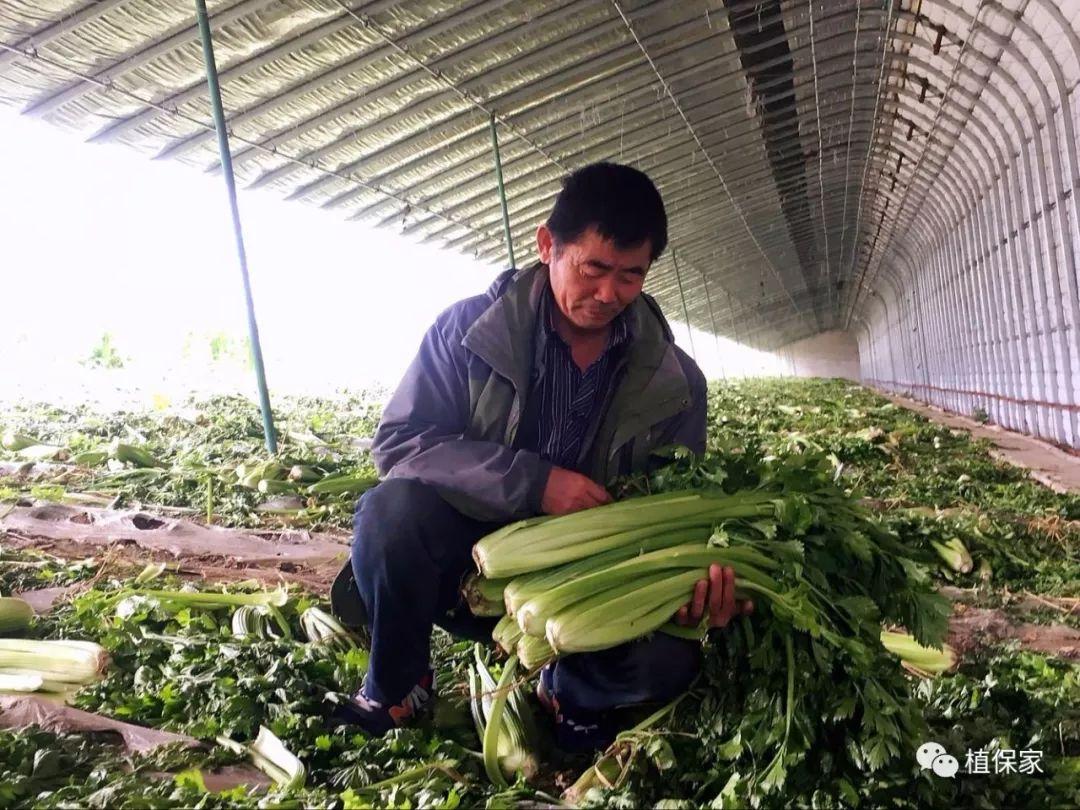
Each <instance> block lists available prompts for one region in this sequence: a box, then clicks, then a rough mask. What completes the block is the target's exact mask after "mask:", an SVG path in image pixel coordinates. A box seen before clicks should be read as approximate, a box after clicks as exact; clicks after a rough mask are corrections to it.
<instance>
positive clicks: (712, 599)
mask: <svg viewBox="0 0 1080 810" xmlns="http://www.w3.org/2000/svg"><path fill="white" fill-rule="evenodd" d="M706 603H707V604H708V608H709V627H727V625H728V622H730V621H731V620H732V619H733V618H735V617H736V616H740V615H742V616H749V615H750V614H751V613H753V612H754V603H753V602H752V601H750V600H749V599H745V600H744V599H739V600H736V599H735V569H734V568H732V567H730V566H727V567H724V568H721V567H720V566H719V565H716V564H715V563H714V564H713V565H710V566H709V578H708V579H703V580H700V581H699V582H698V583H697V584H696V585H695V586H694V596H693V598H692V599H691V600H690V603H689V604H688V605H684V606H683V607H681V608H679V612H678V613H676V614H675V622H676V623H677V624H681V625H683V626H684V627H696V626H697V625H699V624H701V617H702V616H704V615H705V606H706Z"/></svg>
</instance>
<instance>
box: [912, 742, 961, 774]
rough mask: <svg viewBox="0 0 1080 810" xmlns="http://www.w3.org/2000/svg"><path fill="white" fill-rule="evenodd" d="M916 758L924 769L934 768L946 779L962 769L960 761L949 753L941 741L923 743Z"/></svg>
mask: <svg viewBox="0 0 1080 810" xmlns="http://www.w3.org/2000/svg"><path fill="white" fill-rule="evenodd" d="M915 759H916V760H917V761H918V763H919V767H920V768H922V769H923V770H924V771H925V770H932V771H933V772H934V774H935V775H937V776H940V777H943V778H945V779H952V778H954V777H955V776H956V772H957V771H959V770H960V762H959V761H958V760H957V759H956V757H954V756H953V755H952V754H950V753H948V752H947V751H946V750H945V746H943V745H941V743H936V742H928V743H923V744H922V745H920V746H919V750H918V751H916V752H915Z"/></svg>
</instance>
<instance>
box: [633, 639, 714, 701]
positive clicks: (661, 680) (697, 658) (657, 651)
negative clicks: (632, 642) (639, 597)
mask: <svg viewBox="0 0 1080 810" xmlns="http://www.w3.org/2000/svg"><path fill="white" fill-rule="evenodd" d="M636 657H637V659H638V660H637V661H636V662H635V663H636V664H637V669H638V671H639V672H641V673H642V675H643V677H644V679H645V680H646V681H647V682H648V684H649V687H650V691H652V692H653V693H654V694H655V696H656V699H658V700H670V699H671V698H673V697H675V696H676V695H678V694H680V693H682V692H684V691H686V689H687V688H688V687H689V686H690V684H691V683H692V682H693V680H694V677H695V676H696V675H697V673H698V672H699V671H700V669H701V645H700V644H699V643H698V642H696V641H688V640H686V639H680V638H675V637H673V636H669V635H667V634H665V633H657V634H656V635H654V636H653V637H652V638H651V639H650V640H649V641H647V642H643V643H642V644H641V647H640V648H639V651H638V655H637V656H636Z"/></svg>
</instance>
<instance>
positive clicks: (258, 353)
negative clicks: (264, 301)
mask: <svg viewBox="0 0 1080 810" xmlns="http://www.w3.org/2000/svg"><path fill="white" fill-rule="evenodd" d="M195 12H196V14H197V16H198V19H199V36H200V37H201V38H202V49H203V61H204V62H205V63H206V86H207V89H208V90H209V91H210V106H211V108H212V109H213V111H214V129H215V130H216V131H217V142H218V152H220V153H221V174H222V176H223V177H224V178H225V188H226V190H227V191H228V194H229V210H230V211H231V212H232V226H233V235H234V236H235V237H236V255H237V258H238V259H239V260H240V275H241V276H242V277H243V279H244V302H245V304H246V305H247V322H248V338H249V339H250V341H251V354H252V358H253V359H254V361H255V377H256V380H257V382H258V385H259V409H260V410H261V411H262V422H263V433H264V434H265V436H266V449H267V450H268V451H269V452H270V453H271V454H274V453H276V452H277V437H276V435H275V434H274V415H273V413H272V412H271V410H270V393H269V391H267V388H266V369H265V368H263V356H262V344H260V343H259V326H258V324H257V323H256V322H255V303H254V301H253V300H252V298H251V279H250V278H249V276H248V265H247V251H246V250H245V249H244V232H243V229H242V228H241V227H240V207H239V206H238V205H237V203H236V178H235V177H233V165H232V153H230V152H229V133H228V130H227V129H226V128H225V111H224V110H223V109H222V106H221V87H220V86H219V84H218V73H217V61H216V60H215V59H214V43H213V40H212V39H211V38H210V15H209V14H207V13H206V0H195Z"/></svg>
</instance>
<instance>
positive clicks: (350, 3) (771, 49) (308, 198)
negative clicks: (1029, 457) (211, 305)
mask: <svg viewBox="0 0 1080 810" xmlns="http://www.w3.org/2000/svg"><path fill="white" fill-rule="evenodd" d="M207 5H208V12H209V25H208V27H207V31H206V33H207V34H209V33H210V31H211V30H212V35H213V43H214V51H215V53H216V61H217V63H218V67H219V75H220V90H221V100H222V120H223V123H224V127H223V128H222V134H223V135H225V134H227V136H228V138H227V140H228V142H229V144H230V147H231V150H232V153H231V157H232V163H234V165H235V172H236V176H237V178H238V180H239V182H240V184H241V185H246V186H249V187H260V186H269V187H272V188H275V189H277V190H278V191H280V192H281V193H282V194H285V195H288V196H289V197H291V198H296V199H302V200H304V201H305V202H308V203H311V204H315V205H320V206H322V207H324V208H327V209H330V210H331V212H334V213H337V214H338V215H346V216H348V217H349V218H351V219H358V220H364V221H368V222H375V223H379V224H382V225H386V226H390V227H395V228H398V229H400V230H402V231H403V232H405V233H407V234H410V235H414V236H417V237H421V238H423V239H425V240H428V241H432V242H436V243H439V244H443V245H446V246H447V247H449V248H451V249H454V250H458V251H461V252H464V253H466V254H469V255H474V256H476V257H477V258H478V259H480V260H483V261H487V262H500V263H502V262H505V261H506V257H507V254H508V248H509V252H510V254H511V255H512V256H515V257H516V258H517V261H518V262H519V263H520V264H522V265H523V264H525V263H527V262H529V261H532V260H533V259H534V258H535V248H534V246H533V239H532V233H533V231H534V229H535V227H536V225H537V223H538V222H539V221H540V220H541V219H542V218H543V217H544V216H545V215H546V213H547V211H548V210H549V208H550V206H551V203H552V201H553V198H554V195H555V194H556V193H557V191H558V189H559V187H560V183H561V180H562V179H563V177H565V175H566V174H567V172H569V171H571V170H573V169H574V168H576V167H578V166H581V165H584V164H586V163H588V162H592V161H595V160H601V159H611V160H618V161H623V162H628V163H631V164H633V165H636V166H638V167H639V168H641V169H643V170H645V171H646V172H648V173H649V174H650V175H651V176H652V177H653V178H654V179H655V180H656V182H657V184H658V186H659V187H660V189H661V192H662V193H663V195H664V199H665V201H666V203H667V206H668V212H669V217H670V219H671V250H669V251H668V253H667V254H665V256H664V257H662V258H661V259H660V261H659V263H658V266H657V267H656V268H655V269H654V270H653V272H652V273H651V274H650V277H649V281H648V285H647V289H648V291H649V292H651V293H652V294H654V295H655V296H657V298H658V299H659V300H660V302H661V303H662V304H663V305H664V306H665V307H666V308H667V310H668V311H669V312H670V313H672V314H675V315H676V317H678V316H683V317H684V318H685V320H687V322H688V323H689V324H690V325H692V326H693V327H695V328H697V329H700V330H703V331H705V332H709V333H712V334H715V335H722V336H727V337H731V338H732V339H736V340H738V341H740V342H742V343H745V344H747V345H751V346H754V347H757V348H761V349H766V350H770V351H775V350H784V349H785V348H786V347H790V346H791V345H792V344H795V343H797V342H798V341H801V340H804V339H806V338H809V337H812V336H814V335H816V334H819V333H822V332H827V331H832V330H839V331H845V332H849V333H851V334H852V335H854V336H855V339H856V340H857V341H858V346H859V362H860V365H861V370H862V374H863V378H864V380H865V381H866V382H867V383H869V384H871V385H873V386H876V387H878V388H880V389H883V390H886V391H890V392H895V393H901V394H906V395H909V396H914V397H917V398H919V399H921V400H924V401H926V402H929V403H933V404H936V405H939V406H941V407H943V408H947V409H949V410H952V411H956V412H959V413H962V414H968V415H970V414H973V413H981V412H985V414H986V415H987V416H988V417H989V418H990V419H992V420H993V421H994V422H996V423H998V424H1000V425H1002V426H1003V427H1006V428H1009V429H1013V430H1017V431H1022V432H1026V433H1030V434H1033V435H1037V436H1039V437H1042V438H1045V439H1047V440H1050V441H1052V442H1055V443H1057V444H1060V445H1063V446H1068V447H1072V448H1078V447H1080V390H1078V389H1080V340H1078V339H1077V334H1078V329H1080V292H1078V270H1077V265H1078V264H1080V256H1078V253H1080V220H1078V212H1077V209H1076V190H1077V187H1078V185H1080V155H1078V149H1080V145H1078V143H1077V133H1076V130H1077V128H1078V126H1080V112H1078V108H1080V98H1078V97H1077V87H1078V84H1080V2H1076V0H1059V2H1052V0H1009V2H996V0H958V1H957V2H953V1H952V0H901V2H895V0H884V1H882V2H858V0H835V2H834V1H832V0H830V2H816V3H815V2H789V1H788V0H783V1H781V0H771V2H728V3H721V2H715V1H714V0H707V1H706V2H696V1H695V2H675V1H674V0H663V1H659V2H648V1H647V0H634V2H630V1H629V0H606V1H601V0H569V1H568V0H513V1H512V2H495V1H494V0H479V1H463V2H447V1H439V0H402V1H400V2H392V1H391V0H372V1H369V2H361V1H360V0H217V1H216V2H209V3H208V4H207ZM206 39H208V37H207V38H206ZM202 43H203V40H201V39H200V32H199V27H198V25H197V22H196V14H195V6H194V4H193V2H192V1H191V0H33V1H32V2H31V0H9V2H5V3H4V4H3V6H2V7H0V102H3V103H5V104H7V105H13V106H16V107H17V108H19V109H21V110H22V111H23V112H24V113H25V114H27V115H32V116H37V117H42V118H45V119H47V120H49V121H50V122H52V123H54V124H56V125H58V126H61V127H64V128H67V129H69V130H72V131H75V132H78V133H81V134H83V135H84V136H85V137H88V138H91V139H94V140H98V141H119V142H122V143H124V144H127V145H129V146H131V147H133V148H135V149H138V150H140V151H142V152H145V153H147V154H149V155H157V156H160V157H168V158H173V159H177V160H181V161H184V162H186V163H190V164H192V165H193V166H196V167H199V168H202V169H209V170H220V168H221V161H220V155H219V152H218V144H217V141H216V140H215V137H214V135H215V125H214V121H213V110H212V106H213V105H212V104H211V94H210V92H209V90H208V82H207V77H206V60H205V59H204V53H203V49H202ZM493 151H494V155H493ZM496 161H497V163H498V166H497V169H496ZM227 174H229V175H231V170H230V171H227ZM496 174H497V175H498V179H496ZM503 189H505V195H504V194H503V193H501V192H502V191H503ZM433 272H435V270H434V269H433Z"/></svg>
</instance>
